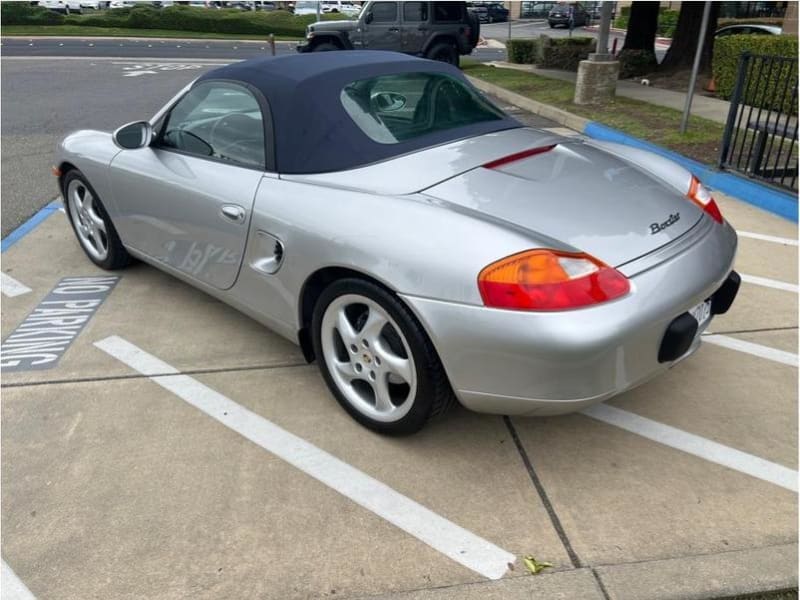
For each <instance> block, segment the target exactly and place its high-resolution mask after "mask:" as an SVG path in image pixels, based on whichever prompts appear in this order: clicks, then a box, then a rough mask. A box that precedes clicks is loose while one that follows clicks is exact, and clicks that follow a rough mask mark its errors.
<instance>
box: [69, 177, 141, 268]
mask: <svg viewBox="0 0 800 600" xmlns="http://www.w3.org/2000/svg"><path fill="white" fill-rule="evenodd" d="M73 181H80V182H81V184H83V185H84V186H85V187H86V188H87V189H88V190H89V192H90V193H91V194H92V196H93V197H94V207H95V210H96V212H97V215H98V216H99V217H100V218H101V219H102V220H103V223H104V224H105V227H106V240H107V244H108V255H107V256H106V257H105V259H104V260H97V259H96V258H95V257H94V256H92V255H91V254H90V253H89V252H88V251H87V250H86V248H84V246H83V244H82V243H81V241H80V239H78V244H79V245H80V247H81V249H82V250H83V251H84V253H85V254H86V256H87V257H88V258H89V260H91V261H92V262H93V263H94V264H96V265H97V266H98V267H100V268H101V269H106V270H108V271H113V270H116V269H123V268H125V267H127V266H128V265H129V264H131V262H133V257H132V256H131V255H130V254H128V251H127V250H126V249H125V246H123V245H122V241H121V240H120V239H119V234H118V233H117V230H116V228H115V227H114V223H112V222H111V218H110V217H109V216H108V212H106V209H105V206H103V202H102V200H101V199H100V196H98V195H97V192H96V191H95V190H94V188H93V187H92V185H91V184H90V183H89V181H88V180H87V179H86V177H84V176H83V173H81V172H80V171H78V170H77V169H73V170H71V171H69V172H68V173H67V174H66V175H65V176H64V179H63V180H62V184H61V193H62V197H63V198H64V210H65V211H66V213H67V218H68V219H69V223H70V225H71V226H72V230H73V232H75V236H76V238H78V237H79V236H78V230H77V227H76V225H75V221H74V219H73V216H72V211H71V210H70V206H69V199H68V198H67V190H68V189H69V186H70V183H72V182H73Z"/></svg>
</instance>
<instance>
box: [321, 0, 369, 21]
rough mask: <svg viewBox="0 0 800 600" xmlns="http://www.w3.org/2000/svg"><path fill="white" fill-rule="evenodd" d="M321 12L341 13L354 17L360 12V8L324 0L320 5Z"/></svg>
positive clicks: (338, 0)
mask: <svg viewBox="0 0 800 600" xmlns="http://www.w3.org/2000/svg"><path fill="white" fill-rule="evenodd" d="M322 12H324V13H341V14H343V15H346V16H348V17H355V16H357V15H358V13H360V12H361V6H358V5H356V4H353V3H352V2H343V1H342V0H326V1H324V2H323V3H322Z"/></svg>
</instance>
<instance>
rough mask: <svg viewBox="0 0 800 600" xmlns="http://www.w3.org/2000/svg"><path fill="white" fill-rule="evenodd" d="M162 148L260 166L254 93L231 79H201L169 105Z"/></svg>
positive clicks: (259, 132)
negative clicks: (208, 80) (212, 80)
mask: <svg viewBox="0 0 800 600" xmlns="http://www.w3.org/2000/svg"><path fill="white" fill-rule="evenodd" d="M158 145H159V146H161V147H162V148H168V149H170V148H171V149H174V150H179V151H181V152H186V153H188V154H193V155H195V156H207V157H210V158H216V159H218V160H224V161H230V162H231V163H236V164H240V165H242V166H246V167H257V168H261V169H263V168H264V167H265V165H264V122H263V117H262V114H261V107H260V106H259V104H258V101H257V100H256V98H255V97H254V96H253V94H252V93H251V92H250V91H249V90H248V89H246V88H244V87H242V86H240V85H236V84H234V83H226V82H221V81H220V82H208V83H201V84H200V85H198V86H197V87H195V88H194V89H193V90H191V91H190V92H189V93H188V94H186V95H185V96H184V97H183V98H181V99H180V100H179V101H178V102H177V104H175V106H174V107H173V108H172V110H171V111H170V112H169V114H168V115H167V118H166V122H165V123H164V127H163V129H162V130H161V134H160V136H159V139H158Z"/></svg>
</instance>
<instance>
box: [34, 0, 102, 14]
mask: <svg viewBox="0 0 800 600" xmlns="http://www.w3.org/2000/svg"><path fill="white" fill-rule="evenodd" d="M39 6H41V7H43V8H47V9H50V10H53V11H56V12H61V13H64V14H66V15H68V14H70V13H81V12H83V9H84V8H93V9H99V8H100V3H99V2H79V1H78V0H40V2H39Z"/></svg>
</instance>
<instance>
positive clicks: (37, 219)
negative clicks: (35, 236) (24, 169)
mask: <svg viewBox="0 0 800 600" xmlns="http://www.w3.org/2000/svg"><path fill="white" fill-rule="evenodd" d="M60 207H61V201H60V200H58V199H56V200H53V201H52V202H50V203H49V204H46V205H45V206H43V207H42V208H40V209H39V211H38V212H37V213H36V214H35V215H33V216H32V217H31V218H30V219H28V220H27V221H25V222H24V223H23V224H22V225H20V226H19V227H17V228H16V229H15V230H14V231H12V232H11V233H9V234H8V235H7V236H6V237H4V238H3V240H2V242H0V252H5V251H6V250H8V249H9V248H10V247H11V246H13V245H14V244H16V243H17V242H18V241H19V240H21V239H22V238H23V237H25V236H26V235H28V234H29V233H30V232H31V231H33V230H34V229H36V227H37V226H38V225H39V223H41V222H42V221H44V220H45V219H46V218H47V217H49V216H50V215H52V214H53V212H54V211H57V210H58V209H59V208H60Z"/></svg>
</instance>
